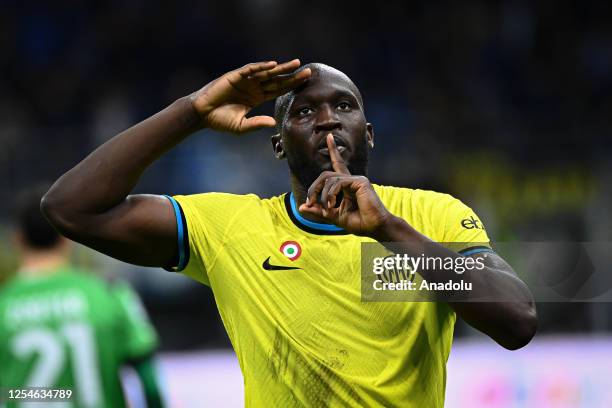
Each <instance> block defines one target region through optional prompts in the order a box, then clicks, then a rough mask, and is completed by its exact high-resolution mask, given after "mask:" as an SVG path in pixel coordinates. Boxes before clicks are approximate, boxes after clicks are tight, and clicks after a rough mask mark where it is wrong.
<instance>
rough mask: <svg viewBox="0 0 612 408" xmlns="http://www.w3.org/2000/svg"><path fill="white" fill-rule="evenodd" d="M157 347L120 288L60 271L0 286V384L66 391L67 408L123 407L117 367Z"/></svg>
mask: <svg viewBox="0 0 612 408" xmlns="http://www.w3.org/2000/svg"><path fill="white" fill-rule="evenodd" d="M156 346H157V336H156V334H155V331H154V329H153V327H152V326H151V324H150V323H149V320H148V318H147V316H146V313H145V311H144V309H143V307H142V305H141V303H140V300H139V298H138V297H137V295H136V294H135V293H134V292H133V291H132V290H131V289H130V288H129V286H127V284H124V283H121V284H114V285H109V284H108V283H106V282H104V281H102V280H100V279H98V278H95V277H93V276H91V275H88V274H86V273H83V272H79V271H77V270H75V269H72V268H70V267H64V268H62V269H61V270H58V271H56V272H54V273H51V274H49V275H46V276H42V277H34V278H32V277H20V276H18V277H17V278H15V279H13V280H12V281H10V282H8V283H7V284H6V285H5V287H3V288H0V387H10V388H19V387H49V388H56V389H57V388H63V389H71V390H72V391H73V397H72V400H71V403H70V404H68V405H67V406H74V407H87V408H89V407H113V408H114V407H124V406H125V400H124V396H123V391H122V388H121V382H120V377H119V374H120V371H119V370H120V367H121V365H122V364H123V363H125V362H128V361H129V360H137V359H139V358H143V357H147V356H148V355H150V354H151V353H152V352H153V351H154V349H155V348H156ZM0 404H1V403H0ZM8 406H9V407H10V406H12V405H10V404H9V405H8ZM63 406H66V405H63Z"/></svg>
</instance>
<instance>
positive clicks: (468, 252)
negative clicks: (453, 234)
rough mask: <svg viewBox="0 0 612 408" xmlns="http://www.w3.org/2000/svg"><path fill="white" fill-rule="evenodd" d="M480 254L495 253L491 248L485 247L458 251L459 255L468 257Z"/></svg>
mask: <svg viewBox="0 0 612 408" xmlns="http://www.w3.org/2000/svg"><path fill="white" fill-rule="evenodd" d="M481 252H495V251H493V250H492V249H491V248H489V247H486V246H476V247H470V248H465V249H464V250H461V251H459V255H463V256H470V255H474V254H479V253H481Z"/></svg>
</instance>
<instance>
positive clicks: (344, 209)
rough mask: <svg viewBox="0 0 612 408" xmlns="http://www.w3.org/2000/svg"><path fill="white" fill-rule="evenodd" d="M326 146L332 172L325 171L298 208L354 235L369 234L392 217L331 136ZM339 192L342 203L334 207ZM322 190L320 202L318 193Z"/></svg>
mask: <svg viewBox="0 0 612 408" xmlns="http://www.w3.org/2000/svg"><path fill="white" fill-rule="evenodd" d="M327 148H328V150H329V156H330V158H331V162H332V167H333V169H334V171H324V172H323V173H321V174H320V175H319V177H318V178H317V179H316V180H315V181H314V183H312V185H311V186H310V188H309V189H308V193H307V198H306V203H305V204H302V205H301V206H300V208H299V211H300V212H302V213H305V214H312V215H315V216H317V217H319V218H322V219H323V220H325V221H327V222H330V223H332V224H335V225H337V226H338V227H341V228H343V229H344V230H346V231H347V232H349V233H351V234H355V235H363V236H371V235H373V234H375V233H376V232H377V231H379V230H380V228H382V227H383V226H384V224H385V223H386V222H387V221H388V220H389V219H390V218H391V217H392V214H391V213H390V212H389V211H388V210H387V209H386V208H385V206H384V205H383V203H382V201H380V198H379V197H378V195H377V194H376V192H375V191H374V188H373V187H372V184H371V183H370V180H368V178H367V177H365V176H353V175H351V173H350V172H349V170H348V167H347V166H346V164H345V163H344V159H343V158H342V156H341V155H340V152H339V151H338V147H337V146H336V143H335V141H334V137H333V135H332V134H331V133H330V134H329V135H327ZM340 192H342V196H341V198H340V199H341V200H342V201H341V202H340V205H339V206H338V207H336V202H337V200H338V199H339V197H338V195H339V194H340ZM319 193H321V200H320V202H319V201H318V200H317V196H318V195H319Z"/></svg>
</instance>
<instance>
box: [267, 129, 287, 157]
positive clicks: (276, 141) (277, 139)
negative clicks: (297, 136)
mask: <svg viewBox="0 0 612 408" xmlns="http://www.w3.org/2000/svg"><path fill="white" fill-rule="evenodd" d="M270 141H271V142H272V149H273V150H274V156H276V158H277V159H279V160H283V159H284V158H285V149H284V148H283V138H282V137H281V135H280V133H277V134H275V135H272V136H271V137H270Z"/></svg>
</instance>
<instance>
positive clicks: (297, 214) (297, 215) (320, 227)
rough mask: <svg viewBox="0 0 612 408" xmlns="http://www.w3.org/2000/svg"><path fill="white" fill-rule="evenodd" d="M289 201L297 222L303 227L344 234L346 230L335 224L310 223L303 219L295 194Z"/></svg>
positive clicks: (290, 196) (291, 195)
mask: <svg viewBox="0 0 612 408" xmlns="http://www.w3.org/2000/svg"><path fill="white" fill-rule="evenodd" d="M289 200H290V201H291V212H292V213H293V216H294V217H295V219H296V220H297V221H299V222H300V223H301V224H302V225H304V226H306V227H309V228H312V229H316V230H319V231H327V232H344V229H342V228H340V227H338V226H336V225H334V224H324V223H321V222H314V221H309V220H307V219H306V218H304V217H302V215H301V214H300V212H299V211H298V209H297V204H296V203H295V198H294V197H293V193H291V194H290V195H289Z"/></svg>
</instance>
